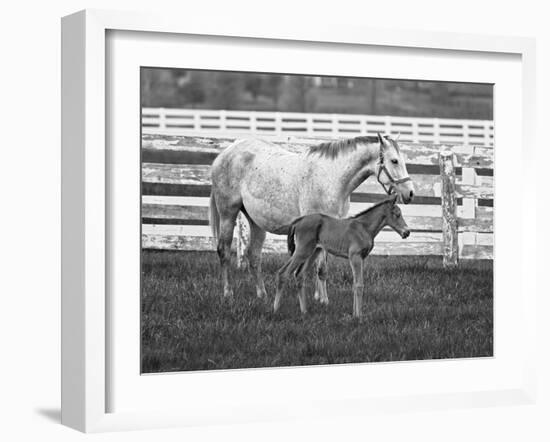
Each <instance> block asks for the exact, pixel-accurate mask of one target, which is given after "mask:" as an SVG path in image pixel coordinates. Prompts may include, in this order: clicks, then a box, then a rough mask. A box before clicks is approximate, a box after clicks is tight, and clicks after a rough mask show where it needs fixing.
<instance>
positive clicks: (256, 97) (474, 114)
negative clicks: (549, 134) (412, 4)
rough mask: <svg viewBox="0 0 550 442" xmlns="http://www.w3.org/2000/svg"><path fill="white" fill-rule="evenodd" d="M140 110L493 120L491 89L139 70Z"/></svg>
mask: <svg viewBox="0 0 550 442" xmlns="http://www.w3.org/2000/svg"><path fill="white" fill-rule="evenodd" d="M141 96H142V104H143V106H145V107H183V108H198V109H228V110H229V109H233V110H266V111H276V110H279V111H286V112H319V113H323V112H334V113H357V114H374V115H402V116H417V117H433V116H438V117H443V118H444V117H447V118H474V119H492V118H493V111H492V109H493V106H492V104H493V89H492V86H491V85H483V84H466V83H447V82H426V81H413V80H389V79H372V78H341V77H335V78H333V77H312V76H302V75H282V74H262V73H243V72H223V71H199V70H185V69H157V68H142V71H141Z"/></svg>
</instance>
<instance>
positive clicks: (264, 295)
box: [256, 289, 267, 301]
mask: <svg viewBox="0 0 550 442" xmlns="http://www.w3.org/2000/svg"><path fill="white" fill-rule="evenodd" d="M256 296H257V297H258V299H262V300H264V301H265V300H266V299H267V292H266V291H265V289H264V290H256Z"/></svg>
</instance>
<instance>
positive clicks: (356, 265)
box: [349, 255, 364, 318]
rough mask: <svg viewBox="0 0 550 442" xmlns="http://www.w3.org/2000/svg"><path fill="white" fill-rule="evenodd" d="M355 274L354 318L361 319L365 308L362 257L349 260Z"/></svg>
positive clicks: (356, 256)
mask: <svg viewBox="0 0 550 442" xmlns="http://www.w3.org/2000/svg"><path fill="white" fill-rule="evenodd" d="M349 262H350V265H351V270H352V272H353V316H355V317H356V318H359V317H361V313H362V307H363V287H364V286H363V259H362V258H361V256H360V255H352V256H350V258H349Z"/></svg>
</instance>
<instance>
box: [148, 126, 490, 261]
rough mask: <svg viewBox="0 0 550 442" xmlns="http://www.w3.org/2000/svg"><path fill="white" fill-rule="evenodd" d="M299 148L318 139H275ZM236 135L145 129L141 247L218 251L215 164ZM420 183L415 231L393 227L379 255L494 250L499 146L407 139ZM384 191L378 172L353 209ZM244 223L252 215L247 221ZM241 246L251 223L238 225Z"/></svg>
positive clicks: (407, 210)
mask: <svg viewBox="0 0 550 442" xmlns="http://www.w3.org/2000/svg"><path fill="white" fill-rule="evenodd" d="M273 140H274V141H275V142H278V143H280V144H283V145H286V146H287V147H289V148H290V145H289V144H287V143H289V142H290V143H291V144H292V148H295V149H298V150H299V149H306V148H307V147H308V146H310V145H312V144H314V143H319V141H320V140H319V139H312V138H304V137H302V138H297V139H292V140H288V139H287V138H286V137H285V139H284V140H283V139H277V138H273ZM233 141H234V140H233V139H232V138H212V137H191V136H172V135H152V134H144V135H143V137H142V246H143V248H145V249H169V250H215V245H214V244H213V241H212V237H211V233H210V226H209V225H208V205H209V195H210V165H211V164H212V161H213V160H214V158H215V157H216V156H217V155H218V153H219V152H221V151H222V150H223V149H225V148H226V147H227V146H229V145H230V144H231V143H232V142H233ZM401 146H402V147H401V150H402V152H403V154H404V155H405V157H406V159H407V165H408V169H409V173H410V175H411V178H412V180H413V182H414V184H415V189H416V197H415V199H414V204H409V205H401V208H402V212H403V216H404V217H405V220H406V221H407V224H408V225H409V227H410V228H411V231H412V233H411V235H410V237H409V238H408V239H406V240H403V239H401V238H400V237H399V235H397V234H396V233H395V232H392V231H382V232H381V233H380V234H379V236H378V237H377V242H376V245H375V247H374V250H373V252H372V253H373V254H378V255H441V256H444V259H445V263H446V264H449V265H452V264H454V263H456V260H457V259H459V258H460V259H472V258H474V259H491V258H492V256H493V149H492V148H491V147H478V146H476V147H474V146H445V145H431V144H422V145H420V144H406V143H402V144H401ZM382 198H385V194H384V193H383V190H382V189H381V186H380V185H379V184H378V183H377V181H376V180H375V179H373V178H370V179H369V180H367V181H366V182H364V183H363V184H361V185H360V186H359V187H358V188H357V189H356V190H355V191H354V192H353V194H352V195H351V201H352V202H351V208H350V214H353V213H357V212H359V211H361V210H364V209H365V208H366V207H368V206H369V205H371V204H373V203H374V202H376V201H379V200H380V199H382ZM245 222H246V221H245ZM235 234H236V237H237V241H235V243H236V247H237V250H238V251H242V249H243V244H244V243H245V242H246V227H245V224H244V223H242V222H241V223H240V224H239V225H238V228H237V229H236V233H235ZM264 251H267V252H276V253H279V252H286V241H285V238H284V236H278V235H271V234H268V235H267V239H266V243H265V245H264Z"/></svg>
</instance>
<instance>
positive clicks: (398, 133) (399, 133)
mask: <svg viewBox="0 0 550 442" xmlns="http://www.w3.org/2000/svg"><path fill="white" fill-rule="evenodd" d="M400 136H401V132H397V136H396V137H395V138H394V139H393V141H397V140H399V137H400Z"/></svg>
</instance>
